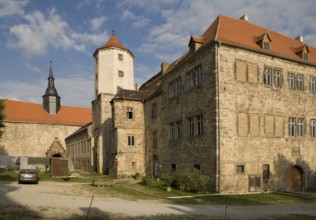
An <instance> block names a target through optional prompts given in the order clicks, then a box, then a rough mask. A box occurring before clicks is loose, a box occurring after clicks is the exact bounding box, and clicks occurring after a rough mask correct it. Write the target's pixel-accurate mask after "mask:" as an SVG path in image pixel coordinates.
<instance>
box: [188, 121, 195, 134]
mask: <svg viewBox="0 0 316 220" xmlns="http://www.w3.org/2000/svg"><path fill="white" fill-rule="evenodd" d="M187 123H188V137H193V136H194V117H189V118H187Z"/></svg>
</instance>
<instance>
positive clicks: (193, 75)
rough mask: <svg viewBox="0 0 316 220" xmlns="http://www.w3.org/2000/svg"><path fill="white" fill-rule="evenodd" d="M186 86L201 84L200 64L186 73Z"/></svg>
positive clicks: (191, 86)
mask: <svg viewBox="0 0 316 220" xmlns="http://www.w3.org/2000/svg"><path fill="white" fill-rule="evenodd" d="M187 77H188V87H189V88H193V87H195V86H200V85H201V84H202V65H199V66H197V67H195V68H194V69H193V70H192V71H191V72H189V73H188V74H187Z"/></svg>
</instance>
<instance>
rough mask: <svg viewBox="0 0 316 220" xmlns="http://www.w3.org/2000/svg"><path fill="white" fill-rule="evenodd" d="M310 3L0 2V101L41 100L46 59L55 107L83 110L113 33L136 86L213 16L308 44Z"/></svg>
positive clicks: (312, 36) (312, 35)
mask: <svg viewBox="0 0 316 220" xmlns="http://www.w3.org/2000/svg"><path fill="white" fill-rule="evenodd" d="M315 8H316V1H314V0H304V1H302V0H278V1H275V0H263V1H262V0H256V1H252V0H213V1H212V0H54V1H53V0H52V1H48V0H47V1H43V0H0V77H1V83H0V98H1V97H2V98H7V99H12V100H20V101H25V102H35V103H42V95H43V94H44V92H45V90H46V87H47V77H48V71H49V61H50V60H52V62H53V73H54V77H55V85H56V88H57V91H58V93H59V95H60V96H61V101H62V105H72V106H83V107H91V101H92V99H93V91H94V88H93V86H94V84H93V72H94V70H93V56H92V55H93V52H94V51H95V49H96V48H98V47H100V46H102V45H103V44H105V43H106V42H107V40H108V39H109V37H110V36H111V34H112V30H113V29H114V30H115V34H116V36H117V37H118V38H119V40H120V41H121V43H122V44H123V45H124V46H125V47H127V48H128V49H129V50H130V51H132V53H133V54H134V55H135V63H134V68H135V69H134V73H135V83H136V82H138V83H144V82H145V81H146V80H148V79H149V78H150V77H151V76H153V75H154V74H156V73H157V72H158V71H159V69H160V64H161V62H168V63H170V62H172V61H173V60H174V59H176V58H178V57H179V56H180V55H181V54H183V53H184V52H185V51H186V50H187V49H188V47H187V45H188V42H189V39H190V36H191V35H201V34H202V33H203V31H204V30H205V29H206V27H208V25H210V24H211V23H212V22H213V20H214V19H215V18H216V17H217V16H218V15H219V14H222V15H226V16H230V17H235V18H239V17H241V16H242V15H243V14H247V15H248V16H249V22H251V23H254V24H257V25H259V26H263V27H266V28H268V29H271V30H274V31H277V32H280V33H282V34H284V35H286V36H289V37H293V38H294V37H297V36H298V35H299V34H303V35H304V41H305V43H307V44H308V45H311V46H312V47H315V46H316V22H315V20H316V13H315V12H316V11H315Z"/></svg>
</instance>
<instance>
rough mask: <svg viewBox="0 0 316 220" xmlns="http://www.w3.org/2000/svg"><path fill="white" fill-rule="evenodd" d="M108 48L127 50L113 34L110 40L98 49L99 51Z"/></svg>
mask: <svg viewBox="0 0 316 220" xmlns="http://www.w3.org/2000/svg"><path fill="white" fill-rule="evenodd" d="M109 47H117V48H120V49H124V50H127V49H126V48H125V47H124V46H123V45H122V44H121V42H120V41H119V39H118V38H117V37H116V36H115V35H114V34H113V35H112V36H111V38H110V39H109V40H108V42H106V44H104V45H103V46H102V47H100V48H99V49H102V48H109Z"/></svg>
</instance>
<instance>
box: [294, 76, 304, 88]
mask: <svg viewBox="0 0 316 220" xmlns="http://www.w3.org/2000/svg"><path fill="white" fill-rule="evenodd" d="M296 88H297V90H300V91H304V76H303V75H297V76H296Z"/></svg>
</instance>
